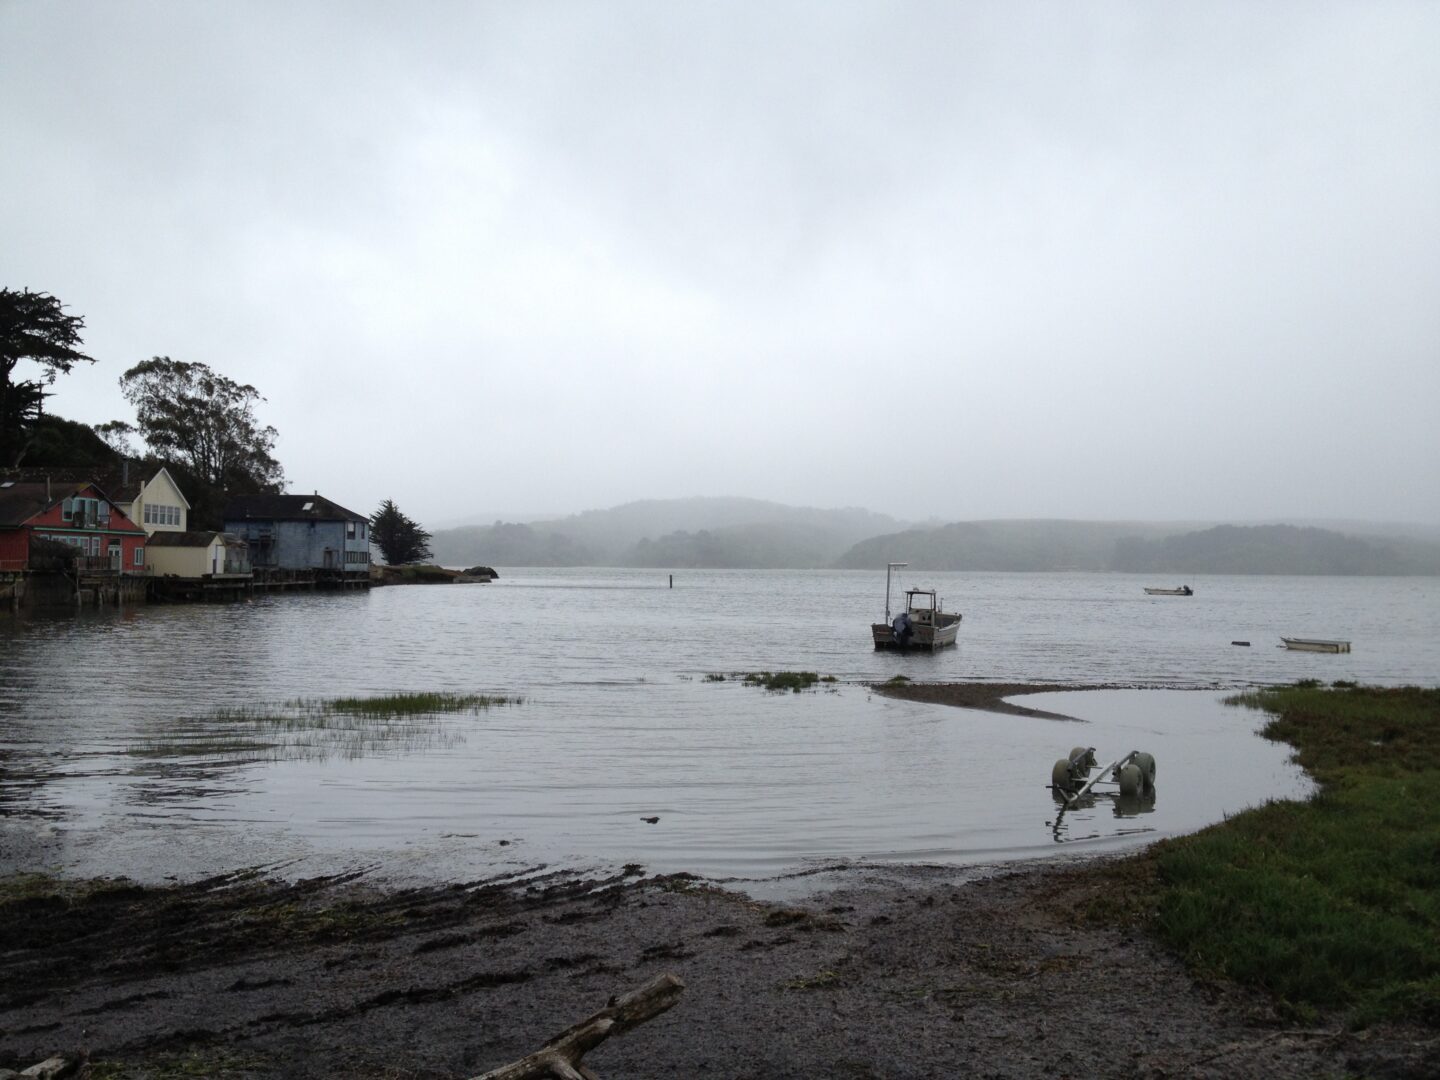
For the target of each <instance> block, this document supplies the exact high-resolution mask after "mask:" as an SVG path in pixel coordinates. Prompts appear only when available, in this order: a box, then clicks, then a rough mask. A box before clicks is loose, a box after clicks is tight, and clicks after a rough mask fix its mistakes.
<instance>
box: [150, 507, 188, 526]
mask: <svg viewBox="0 0 1440 1080" xmlns="http://www.w3.org/2000/svg"><path fill="white" fill-rule="evenodd" d="M144 518H145V524H146V525H179V524H180V507H178V506H163V505H161V504H158V503H156V504H151V503H146V504H145V514H144Z"/></svg>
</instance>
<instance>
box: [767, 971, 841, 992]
mask: <svg viewBox="0 0 1440 1080" xmlns="http://www.w3.org/2000/svg"><path fill="white" fill-rule="evenodd" d="M844 982H845V976H843V975H841V974H840V973H839V972H838V971H829V970H826V971H817V972H816V973H815V974H814V975H799V976H796V977H795V978H793V979H787V980H786V981H785V982H783V983H781V984H780V988H781V989H782V990H825V989H831V988H834V987H837V986H841V985H843V984H844Z"/></svg>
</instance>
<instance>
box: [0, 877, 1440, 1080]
mask: <svg viewBox="0 0 1440 1080" xmlns="http://www.w3.org/2000/svg"><path fill="white" fill-rule="evenodd" d="M1135 865H1136V864H1134V863H1133V862H1132V863H1107V864H1098V865H1096V864H1090V865H1086V866H1075V865H1073V864H1065V865H1060V864H1050V865H1028V866H1027V867H1026V868H1025V869H1023V870H1018V871H1016V870H1007V869H1004V868H1000V869H998V870H994V871H992V872H991V873H990V874H989V875H988V876H984V877H982V878H981V880H977V881H972V882H969V883H956V882H955V881H954V880H953V877H954V874H953V871H951V870H949V869H942V868H925V867H912V868H909V869H907V870H903V871H900V872H898V876H897V873H896V872H892V873H891V874H890V875H889V877H888V879H887V882H886V883H885V884H884V885H883V886H880V887H876V886H873V885H870V884H868V883H867V882H866V880H865V875H864V873H863V872H860V873H857V874H856V879H855V882H854V885H853V886H852V887H848V888H844V889H841V890H839V891H836V892H831V893H827V894H824V895H821V896H816V897H813V898H812V899H810V900H809V901H807V902H805V903H801V904H789V905H775V904H765V903H759V902H756V901H754V900H751V899H749V898H747V897H745V896H743V895H740V894H737V893H732V892H728V891H725V890H722V889H719V888H715V887H713V886H709V885H707V884H706V883H704V882H702V881H699V880H697V879H692V878H687V877H685V876H679V877H665V878H654V879H649V878H643V877H637V875H636V873H635V872H634V871H632V872H631V873H630V874H628V875H626V876H623V877H612V878H605V879H584V878H575V877H546V876H544V875H543V874H541V875H537V876H535V877H534V878H532V879H531V880H529V881H519V882H517V881H510V880H507V881H485V882H472V883H468V884H465V885H454V886H444V887H428V888H424V889H389V890H382V889H373V888H369V887H366V886H365V885H364V884H363V883H362V882H358V881H352V880H346V879H323V880H314V881H308V882H300V883H295V884H284V883H280V882H269V881H265V880H262V879H256V878H253V877H249V876H247V875H237V876H232V877H227V878H220V879H214V880H210V881H205V882H199V883H194V884H190V885H184V886H175V887H171V888H140V887H127V886H116V887H114V888H111V889H108V890H101V891H98V892H93V893H91V894H89V895H87V896H79V897H72V898H70V899H68V900H67V899H62V898H60V897H57V896H54V895H41V896H37V897H36V898H35V899H33V900H31V901H21V902H15V901H12V902H11V903H9V904H8V905H7V906H6V910H5V912H4V914H5V919H4V922H3V925H0V954H3V955H0V987H3V990H0V1067H3V1066H8V1067H11V1068H21V1067H25V1066H27V1065H29V1064H32V1063H34V1062H37V1061H40V1060H41V1059H43V1058H46V1057H49V1056H50V1055H52V1054H55V1053H61V1054H67V1053H68V1054H77V1053H79V1052H81V1051H88V1053H89V1057H90V1060H91V1061H92V1062H95V1063H97V1064H99V1063H104V1064H105V1070H104V1071H103V1075H104V1076H106V1077H112V1078H113V1077H115V1076H136V1077H139V1076H145V1075H151V1074H152V1073H151V1072H150V1070H157V1069H166V1068H168V1069H172V1070H173V1069H179V1068H181V1067H182V1066H183V1068H185V1069H188V1070H191V1071H187V1072H184V1073H183V1075H202V1076H233V1077H252V1078H254V1077H264V1078H270V1077H277V1078H278V1077H301V1078H310V1077H316V1078H318V1077H349V1076H373V1077H392V1078H401V1077H405V1078H432V1077H433V1078H442V1077H444V1078H453V1077H466V1076H473V1075H476V1074H478V1073H481V1072H483V1071H485V1070H488V1069H491V1068H494V1067H497V1066H499V1065H502V1064H505V1063H507V1062H510V1061H512V1060H515V1059H518V1058H520V1057H523V1056H524V1055H525V1054H527V1053H530V1052H532V1051H533V1050H535V1049H537V1048H538V1047H539V1046H540V1045H541V1044H542V1043H543V1042H545V1040H546V1039H548V1038H550V1037H551V1036H553V1035H555V1034H557V1033H558V1032H560V1031H561V1030H562V1029H564V1028H565V1027H567V1026H569V1025H570V1024H572V1023H574V1022H575V1021H578V1020H580V1019H582V1018H583V1017H585V1016H587V1015H589V1014H590V1013H592V1012H593V1011H595V1010H597V1009H599V1008H601V1007H602V1006H603V1005H604V1004H605V1003H606V1001H607V999H608V998H609V997H610V996H611V995H612V994H616V993H620V992H623V991H625V990H629V989H633V988H635V987H638V986H640V985H641V984H643V983H644V982H646V981H647V980H648V979H650V978H651V977H653V976H654V975H657V974H660V973H663V972H671V973H674V974H675V975H678V976H679V977H680V978H681V979H683V980H684V982H685V984H686V990H685V993H684V995H683V997H682V998H681V1000H680V1002H679V1004H678V1005H677V1006H676V1007H675V1008H674V1009H672V1010H671V1011H670V1012H668V1013H665V1014H664V1015H662V1016H660V1017H659V1018H657V1019H655V1020H652V1021H651V1022H649V1023H647V1024H644V1025H642V1026H640V1027H639V1028H637V1029H635V1030H634V1031H633V1032H631V1033H629V1034H628V1035H626V1036H624V1037H623V1038H616V1039H612V1040H610V1041H609V1042H606V1043H604V1044H603V1045H601V1046H600V1047H598V1048H596V1049H595V1050H593V1051H592V1052H591V1053H590V1054H589V1055H588V1056H587V1057H586V1059H585V1061H586V1064H587V1065H589V1066H590V1067H591V1068H593V1069H594V1070H595V1071H596V1072H597V1073H598V1075H600V1076H602V1077H607V1078H612V1077H613V1078H620V1077H625V1078H628V1080H645V1078H655V1080H659V1078H662V1077H664V1078H673V1077H697V1076H715V1077H735V1078H754V1080H760V1078H784V1077H795V1078H799V1077H804V1078H807V1080H810V1078H814V1077H821V1076H823V1077H858V1078H880V1077H887V1078H890V1077H897V1078H898V1077H903V1078H921V1077H941V1076H955V1075H976V1076H985V1077H1067V1076H1068V1077H1088V1076H1115V1077H1120V1076H1124V1077H1136V1076H1147V1077H1162V1076H1164V1077H1173V1076H1187V1077H1217V1078H1218V1077H1235V1076H1255V1077H1261V1076H1264V1077H1307V1078H1308V1077H1321V1076H1332V1075H1333V1076H1344V1075H1357V1074H1360V1075H1385V1076H1397V1077H1398V1076H1416V1077H1418V1076H1425V1075H1429V1076H1433V1075H1434V1073H1433V1071H1427V1070H1428V1069H1429V1068H1430V1063H1431V1062H1433V1061H1434V1060H1440V1040H1437V1038H1436V1036H1435V1033H1434V1032H1429V1033H1425V1032H1398V1031H1393V1030H1383V1031H1371V1032H1362V1033H1348V1032H1345V1031H1344V1030H1343V1028H1342V1027H1341V1026H1340V1025H1339V1024H1338V1023H1335V1022H1325V1023H1322V1024H1320V1025H1318V1026H1315V1027H1307V1028H1305V1029H1303V1030H1301V1029H1297V1028H1293V1027H1286V1026H1285V1025H1284V1024H1282V1023H1281V1022H1280V1021H1279V1020H1278V1019H1277V1017H1276V1015H1275V1014H1274V1011H1273V1010H1272V1009H1271V1007H1270V1005H1269V1003H1268V1002H1267V1001H1266V1000H1265V999H1264V998H1263V997H1262V996H1260V995H1258V994H1254V993H1250V992H1246V991H1240V990H1237V989H1235V988H1227V987H1224V986H1220V985H1215V984H1211V983H1207V982H1203V981H1197V980H1196V979H1195V978H1193V977H1192V976H1191V975H1190V974H1188V973H1187V972H1186V970H1185V969H1184V967H1183V966H1182V965H1181V964H1180V963H1179V961H1178V960H1177V959H1176V958H1175V957H1173V956H1171V955H1169V954H1167V953H1166V952H1165V951H1164V950H1163V949H1161V948H1160V947H1158V946H1157V945H1156V944H1155V943H1154V942H1153V941H1151V939H1149V938H1148V937H1147V936H1146V935H1145V934H1143V933H1141V932H1139V931H1138V930H1136V929H1134V928H1132V927H1130V926H1127V925H1124V924H1123V922H1122V923H1121V924H1120V925H1097V924H1095V923H1092V922H1090V921H1087V919H1086V918H1084V917H1083V914H1082V913H1083V911H1084V909H1085V907H1086V905H1087V903H1088V902H1089V901H1090V900H1092V899H1095V898H1097V897H1100V896H1107V897H1110V898H1112V899H1113V898H1114V897H1115V896H1116V895H1118V896H1119V897H1121V903H1122V905H1123V895H1124V888H1125V884H1124V882H1125V874H1126V873H1127V872H1129V873H1134V872H1135V871H1134V869H1133V867H1134V866H1135ZM1126 866H1130V867H1131V868H1132V869H1131V870H1129V871H1126V870H1125V869H1124V868H1125V867H1126ZM164 1075H181V1073H179V1072H169V1073H164Z"/></svg>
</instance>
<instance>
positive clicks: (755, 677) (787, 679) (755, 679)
mask: <svg viewBox="0 0 1440 1080" xmlns="http://www.w3.org/2000/svg"><path fill="white" fill-rule="evenodd" d="M819 681H820V676H819V675H818V674H816V673H815V672H813V671H752V672H750V674H748V675H746V676H745V685H746V686H759V687H763V688H764V689H766V690H769V691H770V692H772V693H784V692H785V691H786V690H789V691H791V692H792V693H796V694H798V693H800V692H801V691H804V690H809V689H810V688H811V687H813V686H814V685H815V684H816V683H818V682H819Z"/></svg>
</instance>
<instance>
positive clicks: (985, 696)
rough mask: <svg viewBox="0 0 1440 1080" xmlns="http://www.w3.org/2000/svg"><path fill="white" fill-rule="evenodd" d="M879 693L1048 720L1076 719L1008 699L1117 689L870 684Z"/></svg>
mask: <svg viewBox="0 0 1440 1080" xmlns="http://www.w3.org/2000/svg"><path fill="white" fill-rule="evenodd" d="M871 689H873V690H874V691H875V692H876V693H877V694H881V695H883V696H885V697H893V698H899V699H901V700H902V701H923V702H927V703H929V704H931V705H953V706H956V707H957V708H961V709H982V710H984V711H985V712H997V713H1010V714H1011V715H1013V716H1038V717H1043V718H1045V719H1047V720H1075V721H1076V723H1083V722H1084V721H1081V720H1077V719H1076V718H1075V717H1073V716H1066V715H1064V714H1063V713H1054V712H1046V711H1044V710H1043V709H1027V708H1026V707H1025V706H1023V705H1015V704H1013V703H1011V702H1009V701H1006V700H1005V699H1006V698H1010V697H1019V696H1020V695H1022V694H1047V693H1058V692H1063V691H1070V690H1114V689H1118V688H1117V687H1115V686H1111V685H1098V684H1097V685H1095V686H1060V685H1052V684H1049V683H917V682H884V683H874V684H873V685H872V686H871Z"/></svg>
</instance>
